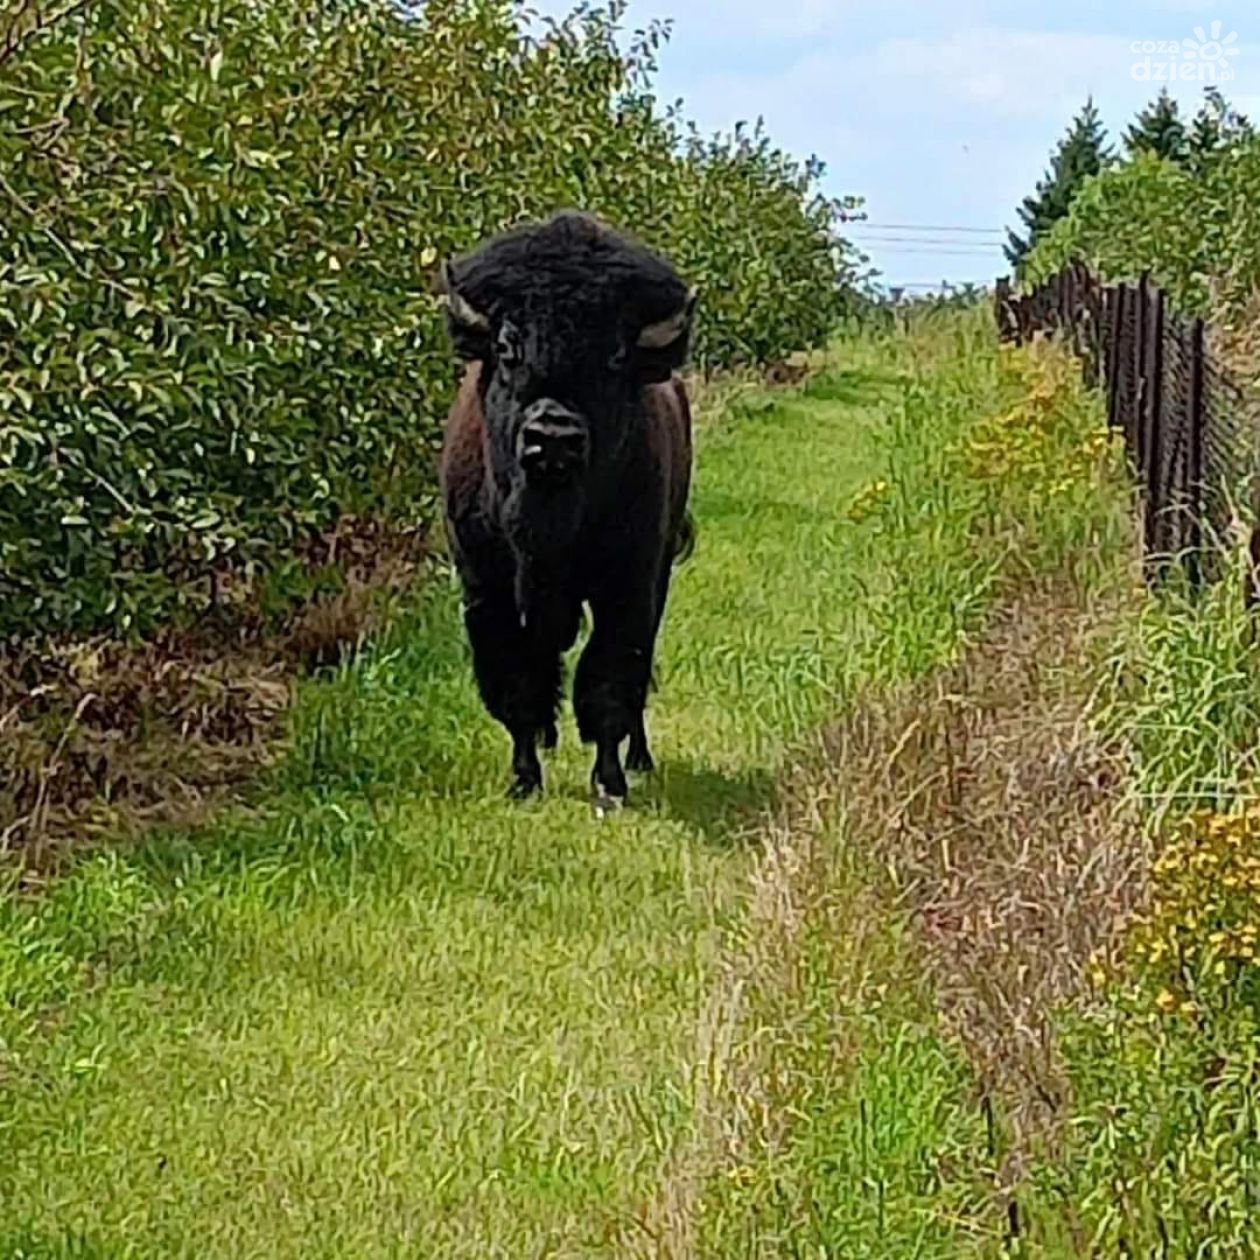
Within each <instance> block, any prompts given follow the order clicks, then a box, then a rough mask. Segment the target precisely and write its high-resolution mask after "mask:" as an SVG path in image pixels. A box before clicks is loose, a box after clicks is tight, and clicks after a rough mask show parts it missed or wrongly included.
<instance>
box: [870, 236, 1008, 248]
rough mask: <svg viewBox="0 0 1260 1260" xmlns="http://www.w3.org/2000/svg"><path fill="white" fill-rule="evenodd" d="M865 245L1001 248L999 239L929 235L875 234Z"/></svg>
mask: <svg viewBox="0 0 1260 1260" xmlns="http://www.w3.org/2000/svg"><path fill="white" fill-rule="evenodd" d="M863 244H866V245H872V246H874V245H888V244H892V245H957V246H959V247H965V248H967V249H1001V248H1002V245H1001V242H999V241H968V240H961V239H958V240H948V239H942V240H935V239H933V238H932V237H930V236H877V237H875V238H874V239H873V240H870V241H865V242H863Z"/></svg>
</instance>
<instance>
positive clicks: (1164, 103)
mask: <svg viewBox="0 0 1260 1260" xmlns="http://www.w3.org/2000/svg"><path fill="white" fill-rule="evenodd" d="M1124 146H1125V148H1126V149H1127V150H1128V152H1129V155H1130V156H1131V157H1136V156H1137V155H1138V154H1139V153H1151V154H1154V155H1155V156H1156V157H1161V158H1166V159H1168V161H1170V162H1184V161H1185V159H1186V156H1187V154H1188V151H1189V137H1188V136H1187V134H1186V124H1185V122H1184V121H1183V119H1182V117H1181V110H1180V108H1179V107H1178V105H1177V102H1176V101H1175V100H1173V98H1172V97H1171V96H1169V94H1168V89H1167V88H1164V90H1163V91H1162V92H1160V94H1159V96H1158V97H1157V98H1156V99H1155V100H1153V101H1152V102H1151V103H1150V104H1149V105H1148V106H1147V107H1146V108H1145V109H1144V110H1143V111H1142V112H1141V113H1140V114H1139V115H1138V116H1137V119H1136V121H1135V122H1134V123H1133V125H1132V126H1131V127H1130V128H1129V130H1128V131H1127V132H1126V133H1125V137H1124Z"/></svg>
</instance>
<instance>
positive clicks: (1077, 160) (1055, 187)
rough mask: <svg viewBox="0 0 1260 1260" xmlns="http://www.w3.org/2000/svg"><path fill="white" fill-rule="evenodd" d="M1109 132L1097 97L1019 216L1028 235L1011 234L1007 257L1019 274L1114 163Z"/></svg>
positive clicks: (1074, 124) (1081, 115) (1088, 103)
mask: <svg viewBox="0 0 1260 1260" xmlns="http://www.w3.org/2000/svg"><path fill="white" fill-rule="evenodd" d="M1112 157H1113V155H1112V153H1111V151H1110V149H1109V147H1108V146H1107V133H1106V130H1105V129H1104V127H1103V125H1102V120H1101V119H1100V118H1099V116H1098V110H1097V109H1096V108H1095V106H1094V101H1093V98H1092V97H1090V98H1089V99H1088V100H1087V101H1086V102H1085V107H1084V108H1083V109H1082V110H1081V112H1080V113H1079V114H1077V116H1076V117H1075V118H1074V119H1073V121H1072V125H1071V126H1070V127H1069V128H1068V131H1067V134H1066V135H1065V136H1064V137H1063V139H1062V140H1060V141H1059V146H1058V148H1057V149H1056V150H1055V152H1054V154H1053V156H1052V157H1051V160H1050V169H1049V170H1048V171H1047V172H1046V174H1045V177H1044V178H1043V179H1042V180H1041V181H1040V182H1039V183H1038V185H1037V190H1036V192H1035V193H1034V194H1033V195H1032V196H1031V197H1025V198H1024V203H1023V205H1021V206H1020V207H1019V210H1018V214H1019V217H1020V219H1021V220H1023V223H1024V227H1025V228H1026V229H1027V235H1026V236H1020V235H1019V234H1018V233H1016V232H1013V231H1008V233H1007V236H1008V238H1009V243H1008V244H1007V245H1006V246H1005V252H1006V257H1007V259H1008V260H1009V261H1010V263H1011V266H1012V267H1014V268H1015V271H1016V273H1017V274H1019V273H1020V272H1022V270H1023V266H1024V260H1025V259H1026V258H1027V257H1028V255H1029V253H1030V252H1031V251H1032V248H1033V246H1034V245H1035V244H1036V243H1037V242H1038V241H1039V240H1040V239H1041V238H1042V237H1043V236H1044V235H1045V234H1046V233H1047V232H1048V231H1049V230H1050V228H1051V227H1053V226H1054V224H1055V223H1056V222H1058V220H1059V219H1061V218H1063V216H1064V215H1066V214H1067V212H1068V209H1069V207H1070V206H1071V204H1072V198H1073V197H1074V196H1075V195H1076V193H1077V191H1078V190H1079V189H1080V187H1081V185H1082V184H1084V183H1085V181H1086V180H1088V179H1090V178H1092V177H1093V176H1095V175H1097V174H1098V172H1099V171H1101V170H1102V169H1103V168H1104V167H1105V166H1107V165H1109V164H1110V162H1111V160H1112Z"/></svg>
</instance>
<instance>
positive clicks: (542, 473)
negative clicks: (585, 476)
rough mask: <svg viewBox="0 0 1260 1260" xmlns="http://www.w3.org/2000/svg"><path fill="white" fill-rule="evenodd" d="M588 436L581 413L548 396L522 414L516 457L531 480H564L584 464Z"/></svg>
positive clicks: (579, 470)
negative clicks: (522, 422)
mask: <svg viewBox="0 0 1260 1260" xmlns="http://www.w3.org/2000/svg"><path fill="white" fill-rule="evenodd" d="M587 450H588V438H587V433H586V425H585V424H584V423H583V422H582V418H581V416H579V415H578V414H577V413H576V412H573V411H570V410H569V409H568V408H567V407H564V406H561V404H559V403H557V402H553V401H551V400H550V399H543V400H542V401H541V402H537V403H535V404H534V405H533V406H532V407H530V409H529V410H528V411H527V412H526V414H525V423H524V424H523V425H522V426H521V430H520V433H519V434H518V435H517V439H516V457H517V459H518V460H519V462H520V465H521V470H522V471H523V472H524V473H525V476H526V477H527V478H529V479H530V480H531V481H534V480H536V481H547V482H558V481H568V480H570V479H572V478H573V477H575V476H577V475H578V473H580V472H581V471H582V469H583V468H585V467H586V457H587Z"/></svg>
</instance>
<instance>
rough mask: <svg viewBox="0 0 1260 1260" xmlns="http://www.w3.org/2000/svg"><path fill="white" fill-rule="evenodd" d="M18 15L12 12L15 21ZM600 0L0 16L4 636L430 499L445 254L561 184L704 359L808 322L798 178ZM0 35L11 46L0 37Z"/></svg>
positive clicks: (826, 285)
mask: <svg viewBox="0 0 1260 1260" xmlns="http://www.w3.org/2000/svg"><path fill="white" fill-rule="evenodd" d="M26 12H29V11H28V10H25V9H24V10H22V13H26ZM619 16H620V9H619V7H614V8H613V9H611V10H608V11H596V12H592V13H585V14H581V15H579V16H576V17H574V18H572V19H570V20H569V21H567V22H565V23H561V24H557V25H553V26H552V27H550V28H549V29H548V30H547V31H546V32H545V33H544V34H543V35H542V36H541V37H540V38H539V37H534V36H532V35H531V34H529V32H528V31H527V30H525V29H523V28H522V27H521V26H520V25H519V24H518V22H517V18H516V14H515V6H513V5H511V4H508V3H503V2H502V0H428V3H426V4H425V5H424V6H423V7H422V8H420V10H419V11H418V12H417V13H415V14H407V13H404V12H401V11H400V10H399V9H398V8H397V7H395V6H393V5H391V4H389V3H387V0H353V2H352V3H334V2H332V0H262V2H259V0H226V2H222V0H215V3H213V4H211V3H209V0H131V2H130V3H126V4H123V3H121V0H101V2H100V3H96V4H93V5H91V6H86V7H79V6H74V7H73V8H72V9H71V11H70V12H69V14H68V16H64V17H63V18H61V19H60V20H58V21H54V22H52V23H51V24H50V25H48V26H47V27H46V28H45V29H42V30H38V29H35V28H34V27H33V26H29V27H28V28H23V27H22V26H20V25H19V24H20V23H22V22H23V21H28V22H29V21H30V19H24V18H23V16H22V15H21V13H19V16H18V17H16V18H13V19H12V21H11V26H10V29H9V30H8V31H4V32H0V49H4V48H6V47H8V48H11V49H14V51H13V52H12V54H11V55H10V56H9V58H8V64H6V65H5V67H4V69H5V81H4V85H3V86H0V118H2V119H3V126H2V127H0V176H2V179H0V328H2V332H0V608H2V610H3V611H2V612H0V635H14V634H20V635H30V634H32V633H35V632H40V633H46V632H59V631H75V632H81V631H87V630H98V629H103V630H109V631H114V632H118V631H128V632H131V633H133V634H134V633H143V632H147V631H149V630H151V629H152V628H154V627H155V626H157V625H161V624H162V623H164V622H167V621H169V620H171V619H172V618H174V619H180V618H181V617H183V618H187V617H190V616H193V615H195V614H197V613H199V612H201V611H203V610H204V609H205V608H206V607H207V606H208V605H209V604H210V603H211V602H212V600H213V590H214V583H213V582H212V580H211V578H212V575H213V574H215V573H216V572H221V571H223V570H225V569H231V570H233V571H234V572H235V573H237V574H240V575H245V576H247V577H254V576H256V575H258V574H262V573H267V572H269V571H274V570H275V569H276V568H277V567H278V566H282V565H283V563H284V562H285V561H286V558H290V557H292V556H294V555H295V554H297V553H298V552H299V551H300V549H301V547H302V545H303V543H304V540H306V539H309V538H310V537H311V536H313V535H315V534H318V533H321V532H323V531H325V530H327V529H329V528H330V527H331V526H332V525H333V524H334V523H335V522H336V521H337V520H338V519H340V518H342V517H343V516H346V515H348V514H353V515H366V516H373V517H376V518H378V519H384V520H390V521H396V522H399V523H400V524H405V525H412V524H418V523H423V522H425V521H426V520H428V519H430V518H431V517H432V515H433V511H434V498H433V472H432V470H433V454H434V449H435V445H436V443H437V440H438V432H439V421H440V417H441V414H442V412H443V410H444V407H445V404H446V402H447V400H448V398H449V396H450V392H451V388H452V385H453V381H454V377H453V373H454V370H455V369H454V365H453V361H452V357H451V355H450V354H449V352H448V348H447V345H446V341H445V335H444V332H443V329H442V324H441V318H440V312H439V310H438V307H437V305H436V302H435V299H434V297H433V294H432V276H433V273H434V268H435V265H436V263H437V261H438V259H439V258H441V257H443V256H445V255H448V254H450V253H452V252H457V251H460V250H463V249H466V248H469V247H470V246H472V245H473V244H474V243H475V242H476V241H477V240H479V239H480V238H481V237H483V236H484V235H485V234H486V233H488V232H491V231H493V230H497V229H499V228H501V227H504V226H506V225H508V224H510V223H513V222H516V221H519V220H520V219H521V218H525V217H531V218H532V217H537V216H540V215H544V214H547V213H549V212H551V211H552V210H554V209H556V208H558V207H560V206H564V205H581V206H583V207H586V208H589V209H591V210H593V211H595V212H597V213H601V214H603V215H605V216H606V217H608V218H609V219H610V220H612V221H614V222H616V223H618V224H619V225H621V226H625V227H627V228H629V229H631V230H632V231H635V232H637V233H638V234H639V235H641V236H643V237H644V238H645V239H646V240H647V241H648V242H649V243H651V244H653V245H656V246H658V247H661V248H663V249H665V250H667V251H668V252H670V253H671V254H672V255H673V256H674V257H675V259H676V260H677V262H678V264H679V265H680V267H681V268H682V269H683V270H684V271H685V272H686V274H687V275H688V277H689V279H691V280H693V281H694V282H696V283H697V284H698V285H699V286H700V288H701V291H702V293H703V295H704V300H703V316H702V324H701V327H700V329H699V335H698V341H697V355H698V357H699V359H700V361H701V362H702V363H705V364H709V365H722V364H728V363H732V362H734V361H740V360H743V361H754V362H756V361H765V360H772V359H775V358H777V357H782V356H784V355H786V354H787V353H789V352H791V351H793V350H796V349H800V348H807V347H810V346H814V345H817V344H818V343H819V342H820V341H821V340H822V339H823V338H825V337H826V336H827V334H828V331H829V329H830V328H831V327H832V325H833V323H834V320H835V318H836V316H837V314H838V312H839V311H840V309H841V306H842V303H843V300H844V287H843V286H844V284H845V282H846V281H847V280H848V279H849V276H850V273H849V266H848V260H847V255H846V254H845V252H844V248H843V246H842V245H841V244H840V243H839V242H838V241H837V239H836V238H835V236H834V233H833V222H834V214H833V208H832V206H831V204H830V203H828V202H827V201H826V200H825V199H823V198H822V197H820V196H819V195H818V193H817V184H818V176H819V174H820V170H819V168H818V167H817V166H816V165H815V164H812V163H811V164H807V165H805V166H800V165H798V164H797V163H795V162H793V161H792V160H791V159H789V158H788V157H787V156H786V155H784V154H782V153H781V152H779V151H777V150H775V149H774V148H773V147H772V146H771V145H770V144H769V143H768V141H767V140H766V138H765V137H764V135H762V134H761V132H760V131H756V132H754V133H752V134H751V135H748V134H744V133H738V134H736V135H734V136H732V137H728V138H726V139H718V140H714V141H711V142H705V141H703V140H702V139H701V138H700V137H698V136H696V135H694V134H688V133H687V132H686V130H685V129H684V128H683V126H682V124H681V122H680V121H679V118H678V114H677V110H666V111H662V110H661V109H660V107H659V106H658V104H657V102H656V101H655V99H654V97H653V95H652V92H651V78H652V74H653V72H654V69H655V62H654V56H655V52H656V50H657V48H658V47H659V45H660V42H661V40H662V38H663V31H662V30H660V29H659V28H654V29H652V30H650V31H648V32H647V33H646V34H645V35H644V36H643V37H642V38H641V39H640V40H639V41H638V42H637V43H635V44H633V45H631V46H630V47H629V48H628V49H625V50H623V49H622V48H621V47H620V46H619V44H618V42H617V21H618V19H619ZM0 55H3V54H0Z"/></svg>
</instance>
